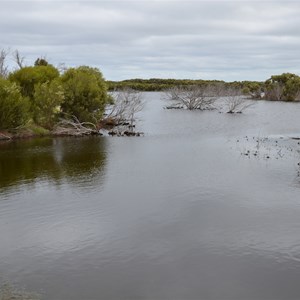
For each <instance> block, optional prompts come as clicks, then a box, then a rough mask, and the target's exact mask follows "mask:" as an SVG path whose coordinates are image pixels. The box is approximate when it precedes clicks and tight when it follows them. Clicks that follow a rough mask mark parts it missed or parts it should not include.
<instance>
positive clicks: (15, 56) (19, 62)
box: [13, 50, 25, 69]
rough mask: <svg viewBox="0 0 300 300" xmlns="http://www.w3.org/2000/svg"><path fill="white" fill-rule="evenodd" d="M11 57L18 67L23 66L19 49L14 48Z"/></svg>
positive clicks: (22, 57)
mask: <svg viewBox="0 0 300 300" xmlns="http://www.w3.org/2000/svg"><path fill="white" fill-rule="evenodd" d="M13 59H14V61H15V63H16V64H17V66H18V67H19V69H22V68H24V59H25V57H24V56H21V54H20V52H19V50H15V51H14V53H13Z"/></svg>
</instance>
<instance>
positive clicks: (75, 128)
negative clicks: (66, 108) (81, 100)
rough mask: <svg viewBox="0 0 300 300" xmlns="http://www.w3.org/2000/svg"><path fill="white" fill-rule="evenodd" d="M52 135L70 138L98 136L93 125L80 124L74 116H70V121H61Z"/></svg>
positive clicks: (87, 123)
mask: <svg viewBox="0 0 300 300" xmlns="http://www.w3.org/2000/svg"><path fill="white" fill-rule="evenodd" d="M53 134H55V135H70V136H84V135H96V134H99V135H100V133H99V131H98V130H97V127H96V125H95V124H93V123H91V122H80V121H79V120H78V118H76V117H75V116H72V119H61V120H60V121H59V123H58V124H57V126H56V128H55V129H54V131H53Z"/></svg>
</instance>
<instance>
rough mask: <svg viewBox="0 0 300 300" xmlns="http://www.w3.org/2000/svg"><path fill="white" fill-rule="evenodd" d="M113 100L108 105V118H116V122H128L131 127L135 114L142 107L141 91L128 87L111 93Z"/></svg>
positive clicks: (131, 127)
mask: <svg viewBox="0 0 300 300" xmlns="http://www.w3.org/2000/svg"><path fill="white" fill-rule="evenodd" d="M113 99H114V102H113V104H112V105H111V107H110V111H109V113H108V116H107V117H108V118H113V119H114V120H116V123H117V124H122V123H124V122H125V123H126V122H129V126H130V129H133V123H134V121H135V116H136V114H137V113H138V112H140V111H141V110H142V109H143V108H144V101H143V95H142V93H141V92H138V91H135V90H133V89H130V88H124V89H123V90H121V91H118V92H114V93H113Z"/></svg>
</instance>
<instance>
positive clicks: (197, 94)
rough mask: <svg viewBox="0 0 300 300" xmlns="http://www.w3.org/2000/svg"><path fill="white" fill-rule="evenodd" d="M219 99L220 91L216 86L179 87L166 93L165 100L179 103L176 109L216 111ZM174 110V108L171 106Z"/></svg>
mask: <svg viewBox="0 0 300 300" xmlns="http://www.w3.org/2000/svg"><path fill="white" fill-rule="evenodd" d="M218 97H219V89H218V87H217V86H215V85H194V86H179V87H175V88H172V89H170V90H168V91H166V92H165V97H164V98H165V99H167V100H174V101H177V104H176V105H174V106H173V107H175V108H178V107H179V108H185V109H188V110H194V109H200V110H207V109H214V103H215V101H216V100H217V98H218ZM171 108H172V106H171Z"/></svg>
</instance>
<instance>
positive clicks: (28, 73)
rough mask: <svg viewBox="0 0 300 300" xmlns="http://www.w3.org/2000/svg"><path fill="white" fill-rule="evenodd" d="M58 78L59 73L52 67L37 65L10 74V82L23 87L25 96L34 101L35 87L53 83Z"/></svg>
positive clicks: (22, 91) (22, 90)
mask: <svg viewBox="0 0 300 300" xmlns="http://www.w3.org/2000/svg"><path fill="white" fill-rule="evenodd" d="M57 77H59V72H58V70H57V69H56V68H55V67H53V66H52V65H47V66H44V65H37V66H34V67H25V68H22V69H20V70H18V71H15V72H14V73H12V74H10V76H9V80H10V81H12V82H16V83H17V84H18V85H19V86H20V87H21V93H22V95H23V96H25V97H29V98H30V99H33V95H34V86H35V85H36V84H41V83H45V82H51V81H52V80H53V79H55V78H57Z"/></svg>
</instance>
